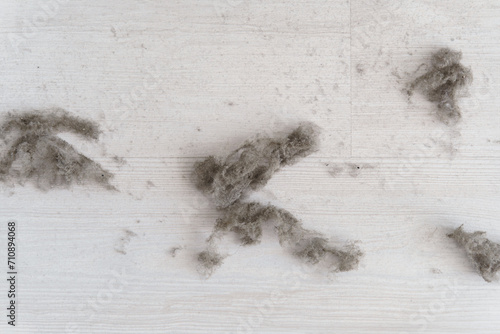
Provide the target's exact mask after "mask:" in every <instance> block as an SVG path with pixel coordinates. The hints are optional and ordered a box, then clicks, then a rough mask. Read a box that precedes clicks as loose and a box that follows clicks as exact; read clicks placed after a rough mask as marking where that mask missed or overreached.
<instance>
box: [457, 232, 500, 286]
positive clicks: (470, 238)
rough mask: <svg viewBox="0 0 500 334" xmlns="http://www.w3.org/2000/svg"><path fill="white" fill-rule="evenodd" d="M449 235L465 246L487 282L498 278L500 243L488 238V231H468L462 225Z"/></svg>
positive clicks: (468, 254)
mask: <svg viewBox="0 0 500 334" xmlns="http://www.w3.org/2000/svg"><path fill="white" fill-rule="evenodd" d="M448 237H450V238H453V239H454V240H455V241H456V242H457V243H458V244H459V245H460V246H462V247H464V248H465V252H466V253H467V256H468V257H469V259H470V261H471V262H472V264H473V265H474V268H475V269H476V270H477V272H478V273H479V274H481V276H482V277H483V278H484V280H485V281H486V282H491V281H493V280H495V279H496V278H497V273H498V271H499V270H500V244H497V243H494V242H492V241H490V240H489V239H487V238H486V232H482V231H476V232H472V233H468V232H465V231H464V229H463V225H462V226H460V227H459V228H457V229H456V230H455V231H453V233H450V234H448Z"/></svg>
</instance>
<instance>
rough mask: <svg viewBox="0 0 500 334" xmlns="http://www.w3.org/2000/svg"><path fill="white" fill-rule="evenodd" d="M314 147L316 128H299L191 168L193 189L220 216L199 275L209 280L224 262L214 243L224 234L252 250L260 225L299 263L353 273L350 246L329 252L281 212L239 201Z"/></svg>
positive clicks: (355, 257)
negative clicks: (329, 263)
mask: <svg viewBox="0 0 500 334" xmlns="http://www.w3.org/2000/svg"><path fill="white" fill-rule="evenodd" d="M317 143H318V131H317V128H316V127H315V126H314V125H311V124H304V125H301V126H299V127H298V128H297V129H295V130H294V131H293V132H292V133H290V134H289V135H288V136H286V137H284V138H259V139H256V140H254V141H248V142H247V143H245V144H244V145H243V146H242V147H240V148H239V149H237V150H236V151H234V152H233V153H231V154H230V155H229V156H228V157H227V158H225V159H218V158H216V157H213V156H212V157H208V158H207V159H206V160H204V161H202V162H199V163H197V164H196V165H195V171H194V178H195V183H196V185H197V187H198V189H200V190H201V191H203V192H204V193H206V194H208V195H209V196H211V197H212V198H213V200H214V202H215V205H216V207H217V208H218V209H219V210H221V211H222V214H221V217H220V218H219V219H217V223H216V224H215V227H214V229H213V232H212V234H211V235H210V237H209V238H208V239H207V243H208V247H207V249H206V250H205V251H203V252H201V253H200V254H199V255H198V261H199V262H200V265H201V268H200V269H201V272H202V273H203V274H205V275H210V274H211V273H212V272H213V271H214V270H215V269H216V268H217V267H219V266H220V265H221V264H222V262H223V260H224V256H222V255H221V254H219V253H218V252H217V240H219V239H221V238H222V237H223V236H224V235H225V234H226V233H227V232H234V233H236V234H237V235H238V236H239V238H240V241H241V244H242V245H254V244H257V243H259V242H260V240H261V238H262V231H263V225H264V224H266V223H272V224H273V226H274V230H275V232H276V234H277V235H278V239H279V242H280V245H281V246H283V247H286V248H288V249H289V250H291V252H292V253H293V254H294V255H295V256H297V257H299V258H300V259H302V260H303V261H305V262H308V263H312V264H316V263H318V262H320V261H321V260H323V259H325V258H327V257H330V258H331V259H332V260H333V261H336V262H337V265H336V266H335V269H334V270H335V271H348V270H352V269H355V268H356V267H357V265H358V263H359V259H360V257H361V255H362V252H361V251H360V250H359V249H358V247H357V246H356V245H354V244H352V245H349V246H346V247H342V248H337V247H334V246H332V245H330V244H329V242H328V240H327V239H326V238H324V237H323V236H322V235H320V234H319V233H317V232H314V231H309V230H306V229H305V228H303V226H302V224H301V222H300V221H299V220H298V219H297V218H295V217H294V216H293V215H292V214H291V213H290V212H288V211H286V210H284V209H280V208H278V207H276V206H274V205H263V204H260V203H257V202H249V203H245V202H242V201H240V199H241V197H242V196H243V195H244V194H245V193H247V192H248V191H250V190H257V189H259V188H261V187H263V186H264V185H265V184H266V183H267V182H268V181H269V179H270V178H271V177H272V175H273V174H274V173H275V172H276V171H278V170H279V169H280V168H281V167H283V166H286V165H291V164H293V163H294V162H296V161H297V160H298V159H299V158H301V157H305V156H307V155H309V154H310V153H312V152H314V151H315V150H316V148H317Z"/></svg>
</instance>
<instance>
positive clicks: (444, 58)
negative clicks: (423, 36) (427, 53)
mask: <svg viewBox="0 0 500 334" xmlns="http://www.w3.org/2000/svg"><path fill="white" fill-rule="evenodd" d="M461 59H462V52H459V51H453V50H450V49H448V48H443V49H440V50H438V51H437V52H436V53H434V54H433V55H432V59H431V66H430V70H429V71H428V72H427V73H425V74H424V75H422V76H420V77H418V78H417V79H416V80H415V81H414V82H413V83H412V84H411V85H410V87H409V89H408V94H409V95H412V94H413V91H415V90H418V91H420V92H421V93H422V94H424V95H425V97H426V98H427V99H428V100H429V101H431V102H435V103H436V104H437V116H438V118H439V120H441V121H442V122H444V123H446V124H449V125H451V124H455V123H456V122H458V120H459V119H460V118H461V112H460V108H459V107H458V103H457V98H458V93H459V92H460V91H461V90H463V89H465V88H466V87H467V86H468V85H470V83H471V82H472V72H471V70H470V69H468V68H466V67H464V66H463V65H462V64H460V60H461Z"/></svg>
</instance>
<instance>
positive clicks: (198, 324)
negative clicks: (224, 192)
mask: <svg viewBox="0 0 500 334" xmlns="http://www.w3.org/2000/svg"><path fill="white" fill-rule="evenodd" d="M0 37H1V43H0V77H1V82H0V96H1V99H0V106H1V108H0V112H1V113H5V112H8V111H10V110H13V109H17V110H25V109H32V108H48V107H62V108H65V109H67V110H69V111H71V112H73V113H75V114H77V115H81V116H85V117H88V118H91V119H94V120H96V121H98V122H100V123H101V124H102V127H103V135H102V137H101V139H100V141H99V143H98V144H95V143H85V142H82V141H81V140H80V139H78V138H77V137H73V136H69V135H63V137H64V138H65V139H67V140H68V141H70V142H71V143H73V144H74V145H75V146H76V147H77V148H78V149H79V150H81V151H82V152H84V153H86V154H87V155H89V156H91V157H93V158H94V159H95V160H96V161H98V162H100V163H101V164H103V166H105V167H106V168H107V169H109V170H110V171H112V172H114V173H115V175H116V176H115V179H114V181H113V182H114V185H116V186H117V187H118V188H119V189H120V192H119V193H110V192H106V191H105V190H103V189H100V188H97V187H85V186H82V187H74V188H73V189H71V190H55V191H51V192H48V193H42V192H40V191H38V190H36V189H35V188H33V187H32V186H26V187H16V188H14V189H12V188H5V187H3V186H2V188H1V191H0V221H2V230H1V232H0V249H1V251H0V254H1V255H0V256H1V258H0V263H6V257H7V255H6V248H7V246H6V241H7V240H6V239H7V232H6V223H7V222H8V221H9V220H15V221H16V222H17V225H18V240H19V247H18V257H19V258H18V262H19V269H18V270H19V277H18V287H17V289H18V292H19V294H18V304H19V305H18V319H17V322H18V324H17V326H16V328H15V329H13V328H11V327H10V326H7V324H6V322H7V318H6V317H5V315H6V310H5V308H6V307H7V302H8V300H7V297H6V292H7V283H6V280H5V279H4V278H2V279H1V280H0V282H1V283H0V296H1V297H0V308H1V309H2V310H4V311H2V312H1V314H0V315H1V317H0V319H3V320H1V323H0V332H1V333H50V334H52V333H123V334H128V333H200V334H205V333H380V334H382V333H419V332H425V333H499V332H500V317H499V313H500V283H498V282H497V283H491V284H488V283H486V282H484V281H483V280H482V278H481V277H480V276H479V275H477V274H475V272H474V271H473V269H472V267H471V266H470V265H469V263H468V262H467V259H466V258H465V255H464V253H463V252H462V251H461V250H460V249H458V248H457V246H456V245H455V244H454V243H453V241H452V240H450V239H448V238H447V237H446V236H445V233H447V232H448V231H449V230H450V229H451V228H454V227H457V226H459V225H460V224H465V226H466V229H469V230H485V231H488V234H489V236H490V238H491V239H492V240H496V241H498V242H500V221H499V218H500V205H499V204H498V203H499V200H500V192H499V190H500V127H499V124H500V110H499V108H500V94H499V92H500V79H499V78H500V48H499V44H498V43H499V40H500V2H499V1H498V0H489V1H486V0H485V1H481V0H478V1H469V0H463V1H461V0H460V1H459V0H442V1H435V0H425V1H423V0H416V1H406V0H393V1H376V0H352V1H336V0H328V1H326V0H316V1H313V0H310V1H304V0H296V1H285V0H265V1H249V0H214V1H208V0H206V1H187V0H186V1H173V0H168V1H159V0H144V1H140V2H139V1H132V0H120V1H118V0H107V1H102V0H101V1H97V0H87V1H69V0H40V1H17V0H2V2H1V4H0ZM443 46H448V47H451V48H454V49H458V50H462V51H463V54H464V58H463V63H464V64H466V65H468V66H470V67H471V68H472V70H473V73H474V77H475V78H474V83H473V86H472V87H471V89H470V94H469V96H468V97H465V98H463V99H462V100H461V102H460V104H461V106H462V109H463V111H464V116H463V120H462V122H461V123H460V124H459V125H458V126H457V127H455V128H453V129H451V128H449V127H447V126H445V125H443V124H441V123H439V122H437V121H436V120H435V118H434V117H433V116H432V111H433V106H432V104H430V103H429V102H427V101H425V100H424V99H423V98H422V97H420V96H418V95H416V96H414V97H413V98H412V100H411V101H410V102H408V101H407V99H406V98H405V96H404V94H402V93H401V89H402V88H403V87H404V85H405V83H406V82H408V81H409V80H411V78H414V77H415V76H416V75H418V74H419V73H422V72H423V71H424V70H425V69H424V68H423V67H421V68H420V70H419V71H420V72H416V70H417V69H418V68H419V66H420V65H421V64H422V63H425V62H426V61H427V60H428V57H429V55H430V53H432V52H433V51H435V50H436V49H437V48H440V47H443ZM300 121H312V122H315V123H316V124H318V125H320V126H321V127H322V128H323V132H322V146H321V150H320V151H319V152H317V153H315V154H314V155H312V156H310V157H308V158H307V159H304V160H303V161H301V162H300V163H298V164H297V165H295V166H292V167H289V168H286V169H284V170H282V171H281V172H280V173H278V174H277V175H275V177H274V178H273V179H272V180H271V182H270V183H269V184H268V185H267V186H266V187H265V189H264V190H262V191H261V192H260V193H259V194H258V196H259V197H260V198H261V199H263V200H266V201H272V202H273V203H276V204H278V205H280V206H281V207H283V208H285V209H288V210H290V211H292V212H293V213H295V214H296V215H297V216H298V217H299V218H301V219H302V220H303V222H304V224H305V226H306V227H308V228H311V229H315V230H318V231H321V232H323V233H325V234H326V235H328V236H331V237H332V238H333V240H338V241H345V240H359V241H360V244H359V245H360V246H361V247H362V248H363V249H364V251H365V252H366V256H365V257H364V259H363V261H362V263H361V266H360V268H359V270H358V271H354V272H348V273H343V274H336V275H326V274H325V273H324V272H322V271H321V270H319V271H318V270H315V269H313V268H309V267H307V266H302V265H301V264H300V263H298V262H297V261H296V260H295V259H294V258H293V257H292V256H290V255H287V254H286V253H285V252H284V251H283V250H282V249H281V248H280V247H279V245H278V243H277V240H276V238H275V237H274V236H273V234H272V233H269V234H268V235H266V236H265V238H264V240H263V242H262V244H260V245H258V246H254V247H239V246H237V244H236V242H235V240H234V238H232V237H228V238H227V239H226V240H225V241H226V242H225V243H224V244H223V250H224V251H225V252H227V253H228V254H231V256H230V257H228V258H227V260H226V262H225V264H224V265H223V266H222V267H221V268H220V269H219V270H218V271H217V272H216V273H215V274H214V275H213V276H212V277H211V278H210V279H208V280H204V279H201V278H200V276H199V275H198V273H197V271H196V262H195V259H196V254H197V252H199V251H200V250H202V249H203V247H204V239H205V238H206V237H207V236H208V234H209V233H210V231H211V228H212V226H213V223H214V220H215V219H216V217H217V212H216V211H215V210H214V209H213V208H212V207H211V206H210V204H209V203H207V201H206V200H205V199H204V198H203V196H201V195H199V194H198V192H197V191H196V190H195V189H194V187H193V185H192V184H191V182H190V179H189V175H190V172H191V168H192V165H193V163H194V162H195V161H197V160H199V159H202V158H203V157H205V156H207V155H209V154H221V155H224V154H226V153H227V152H228V151H229V150H231V149H233V148H236V147H237V146H238V145H240V144H241V143H242V142H243V141H244V140H245V139H246V138H248V137H251V136H253V135H255V134H256V133H264V134H266V133H267V134H272V133H276V132H278V133H283V132H284V131H287V130H289V129H291V128H292V127H294V126H295V125H296V124H298V122H300ZM115 156H118V157H123V158H124V159H125V163H119V162H118V161H116V159H114V158H113V157H115ZM352 164H355V165H354V166H359V167H361V168H360V169H359V170H358V169H357V168H353V167H352V166H353V165H352ZM172 247H182V249H180V250H178V251H177V252H176V256H175V257H172V255H171V249H172ZM0 270H1V272H2V273H4V274H5V275H6V271H7V269H6V265H1V266H0ZM4 274H2V275H1V276H0V277H4V276H3V275H4Z"/></svg>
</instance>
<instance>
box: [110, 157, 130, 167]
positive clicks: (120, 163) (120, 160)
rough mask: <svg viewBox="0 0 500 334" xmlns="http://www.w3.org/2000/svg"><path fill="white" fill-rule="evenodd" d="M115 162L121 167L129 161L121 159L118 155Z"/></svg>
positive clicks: (114, 159) (114, 158)
mask: <svg viewBox="0 0 500 334" xmlns="http://www.w3.org/2000/svg"><path fill="white" fill-rule="evenodd" d="M113 161H114V162H115V163H117V164H118V165H120V166H123V165H125V164H126V163H127V160H125V158H122V157H119V156H117V155H115V156H114V157H113Z"/></svg>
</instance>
